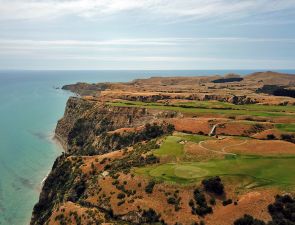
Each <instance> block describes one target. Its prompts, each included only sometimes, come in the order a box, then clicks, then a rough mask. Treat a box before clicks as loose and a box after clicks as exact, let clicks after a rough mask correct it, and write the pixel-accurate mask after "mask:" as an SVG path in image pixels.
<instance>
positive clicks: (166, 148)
mask: <svg viewBox="0 0 295 225" xmlns="http://www.w3.org/2000/svg"><path fill="white" fill-rule="evenodd" d="M181 140H182V139H181V137H177V136H168V137H167V138H166V139H165V140H164V142H163V143H162V144H161V147H160V148H159V149H156V150H155V151H154V154H155V155H156V156H165V155H166V156H167V155H169V156H181V155H183V145H182V144H179V142H180V141H181Z"/></svg>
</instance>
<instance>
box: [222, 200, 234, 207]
mask: <svg viewBox="0 0 295 225" xmlns="http://www.w3.org/2000/svg"><path fill="white" fill-rule="evenodd" d="M232 203H233V200H231V199H227V200H224V201H223V202H222V205H223V206H227V205H230V204H232Z"/></svg>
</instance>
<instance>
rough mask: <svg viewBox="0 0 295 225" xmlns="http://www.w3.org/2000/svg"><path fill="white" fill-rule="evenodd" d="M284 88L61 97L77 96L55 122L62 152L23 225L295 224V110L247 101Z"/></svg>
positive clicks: (121, 90) (148, 89)
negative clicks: (29, 221)
mask: <svg viewBox="0 0 295 225" xmlns="http://www.w3.org/2000/svg"><path fill="white" fill-rule="evenodd" d="M266 74H267V75H266ZM270 75H271V78H270ZM294 77H295V75H285V74H276V73H273V72H265V73H256V74H251V75H248V76H244V77H242V76H239V75H235V74H230V75H227V76H224V77H222V76H218V75H215V76H208V77H175V78H173V77H168V78H161V77H153V78H149V79H140V80H134V81H132V82H129V83H99V84H86V83H78V84H74V85H67V86H65V87H64V89H66V90H70V91H73V92H75V93H76V94H78V95H79V96H76V97H71V98H69V100H68V102H67V105H66V110H65V113H64V116H63V118H62V119H61V120H59V121H58V124H57V127H56V130H55V133H56V135H55V136H56V138H57V139H58V140H59V141H60V142H61V143H62V145H63V147H64V149H65V152H64V153H63V154H62V155H61V156H60V157H59V158H57V159H56V161H55V163H54V165H53V168H52V171H51V173H50V174H49V175H48V177H47V179H46V181H45V183H44V186H43V188H42V192H41V194H40V198H39V202H38V203H37V204H36V205H35V207H34V211H33V215H32V220H31V225H42V224H49V225H58V224H61V225H64V224H85V225H86V224H87V225H88V224H169V225H170V224H171V225H174V224H183V225H186V224H187V225H191V224H208V225H216V224H218V225H232V224H235V225H239V224H244V223H243V221H246V220H247V221H250V222H249V223H247V224H249V225H251V224H269V225H270V224H272V225H276V224H277V225H278V224H280V222H281V221H285V222H286V223H285V224H294V222H295V219H294V216H292V215H293V214H294V207H295V206H294V204H295V199H294V198H293V196H294V194H295V175H294V174H295V167H294V166H293V165H294V163H295V100H294V98H291V97H286V96H274V95H271V94H264V93H258V92H257V89H258V88H262V87H263V86H264V85H269V84H272V85H278V86H284V88H293V87H294V83H293V81H294ZM236 78H243V79H236ZM231 79H234V80H231ZM215 80H222V81H221V82H220V81H218V82H213V81H215ZM258 80H259V82H257V81H258ZM254 83H255V85H254ZM286 171H288V172H286ZM277 195H278V196H277ZM275 196H277V197H275ZM278 205H280V206H282V207H278ZM285 205H286V207H285ZM245 214H248V215H251V216H246V218H244V215H245ZM239 218H240V220H238V219H239ZM254 218H255V219H254ZM255 220H256V222H255V223H254V221H255ZM235 221H236V222H235ZM251 221H252V222H251ZM270 221H271V222H270Z"/></svg>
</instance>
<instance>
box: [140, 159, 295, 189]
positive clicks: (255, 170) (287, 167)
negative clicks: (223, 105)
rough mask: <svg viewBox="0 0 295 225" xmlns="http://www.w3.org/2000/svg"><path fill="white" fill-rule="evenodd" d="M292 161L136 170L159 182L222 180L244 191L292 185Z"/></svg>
mask: <svg viewBox="0 0 295 225" xmlns="http://www.w3.org/2000/svg"><path fill="white" fill-rule="evenodd" d="M294 165H295V157H250V156H249V157H247V156H239V157H237V158H235V159H233V158H232V159H230V158H226V159H222V160H211V161H207V162H182V163H167V164H162V165H158V166H151V167H144V168H138V169H137V170H136V172H137V173H139V174H146V175H149V176H151V177H154V178H157V179H159V180H163V181H168V182H174V183H182V184H188V183H192V182H196V181H200V180H202V179H204V178H205V177H208V176H217V175H218V176H221V177H223V178H224V179H231V180H232V182H238V183H240V184H244V186H245V188H252V187H257V186H262V185H275V186H292V185H295V167H294Z"/></svg>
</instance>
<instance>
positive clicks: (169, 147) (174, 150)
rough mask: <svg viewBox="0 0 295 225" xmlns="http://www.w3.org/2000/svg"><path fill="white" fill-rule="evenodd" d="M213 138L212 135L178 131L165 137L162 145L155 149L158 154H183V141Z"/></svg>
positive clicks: (197, 141) (196, 141)
mask: <svg viewBox="0 0 295 225" xmlns="http://www.w3.org/2000/svg"><path fill="white" fill-rule="evenodd" d="M208 139H211V138H210V137H207V136H203V135H193V134H185V133H180V132H178V133H176V134H175V135H174V136H168V137H166V138H165V139H164V141H163V143H162V144H161V147H160V148H159V149H156V150H155V151H154V154H155V155H156V156H174V157H177V156H182V155H183V154H184V152H183V144H181V143H180V142H181V141H191V142H195V143H199V142H200V141H204V140H208Z"/></svg>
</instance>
